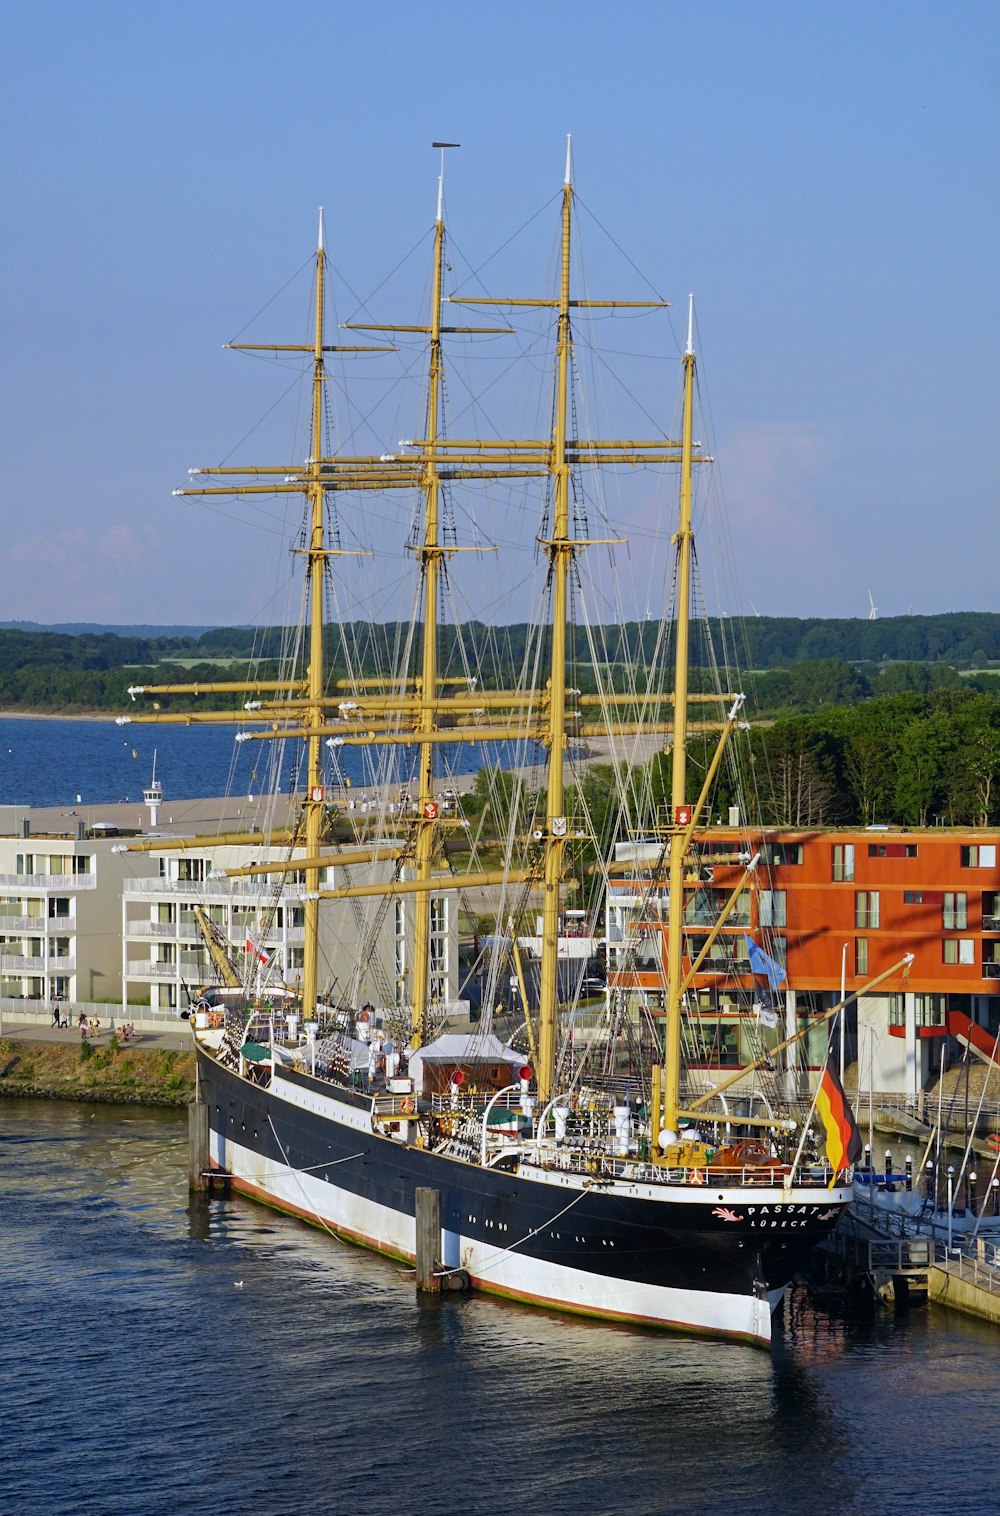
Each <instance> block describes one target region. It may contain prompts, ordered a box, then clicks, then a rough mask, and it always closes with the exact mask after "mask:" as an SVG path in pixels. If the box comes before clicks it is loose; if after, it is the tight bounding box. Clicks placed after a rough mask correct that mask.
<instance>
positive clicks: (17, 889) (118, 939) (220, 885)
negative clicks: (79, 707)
mask: <svg viewBox="0 0 1000 1516" xmlns="http://www.w3.org/2000/svg"><path fill="white" fill-rule="evenodd" d="M225 805H226V802H221V801H215V802H210V801H204V802H201V801H197V802H190V803H187V804H186V806H185V807H184V809H185V812H186V814H184V815H182V814H181V806H180V804H179V803H178V804H177V805H175V807H173V809H175V810H176V812H177V816H176V823H177V825H178V827H179V828H183V832H184V834H185V835H188V834H189V827H190V826H191V824H192V823H197V822H206V823H208V824H209V825H210V826H221V827H222V828H223V829H234V828H235V827H240V828H241V829H246V818H245V817H242V816H237V815H227V814H226V813H225V811H224V809H220V808H224V807H225ZM195 810H196V811H197V812H198V814H197V815H192V814H190V813H191V812H193V811H195ZM172 822H174V817H173V816H170V817H168V818H165V825H163V826H160V827H158V828H157V836H158V838H159V839H160V840H162V841H163V842H167V841H169V837H168V836H166V835H164V833H165V832H169V831H170V830H172V826H171V823H172ZM143 835H145V836H146V838H147V840H148V837H149V832H148V818H147V815H146V812H145V809H144V808H140V807H139V806H138V805H135V804H131V805H109V806H105V807H102V808H101V809H100V810H99V811H98V810H93V809H92V810H85V811H84V813H83V814H81V815H77V814H76V813H75V812H72V811H65V810H58V809H56V808H46V809H44V810H42V809H34V810H32V809H30V808H28V807H22V806H0V998H2V1000H3V1001H4V1002H7V1003H8V1005H10V1003H11V1002H26V1003H30V1002H35V1003H37V1004H38V1005H39V1007H40V1006H43V1005H46V1004H48V1003H51V1001H53V1000H56V999H58V1000H61V1001H65V1002H79V1003H84V1004H86V1003H92V1002H106V1003H117V1004H120V1005H121V1006H122V1009H123V1012H126V1011H127V1009H128V1007H129V1006H132V1007H136V1008H138V1007H141V1006H145V1005H149V1006H150V1007H152V1008H153V1009H154V1010H156V1011H159V1012H160V1014H161V1015H162V1013H163V1012H170V1011H173V1012H176V1013H179V1012H180V1011H181V1010H183V1009H184V1008H185V1007H186V1006H187V1004H188V1000H189V996H190V995H191V994H193V993H194V991H195V990H197V989H198V988H200V987H201V986H203V985H205V984H209V983H213V982H215V980H216V977H217V976H216V974H215V971H214V969H213V966H212V962H211V958H210V955H209V952H208V947H207V945H206V943H205V940H204V936H203V934H202V930H201V928H200V926H199V924H198V922H197V920H196V918H195V907H201V908H202V909H203V910H204V912H205V914H206V916H207V917H208V918H209V919H210V920H211V921H212V922H213V923H214V924H215V926H216V927H217V928H219V930H220V932H221V933H222V935H223V937H224V938H225V940H226V942H227V943H228V944H229V956H230V958H231V960H232V962H233V965H234V967H235V969H236V971H237V973H238V974H239V975H240V977H241V979H243V980H244V981H245V982H246V983H248V984H249V985H251V986H254V987H256V985H257V984H258V983H261V984H262V985H263V984H272V985H280V984H284V985H287V986H289V987H294V986H295V985H296V984H297V983H300V982H301V977H302V966H303V951H304V940H305V902H304V890H305V878H304V873H303V871H301V870H298V871H293V872H290V873H285V872H284V868H285V865H286V864H287V861H288V859H287V852H286V850H285V849H279V848H269V847H267V846H264V845H263V844H254V845H249V846H240V847H236V846H232V845H217V846H214V847H213V846H212V845H211V843H210V842H209V841H208V840H207V839H206V841H205V842H204V843H199V844H198V845H197V846H196V847H193V848H190V847H185V848H183V849H182V848H181V847H180V846H178V847H177V848H167V849H164V850H161V851H157V852H142V851H130V850H129V842H130V841H132V840H133V839H138V838H139V837H140V836H143ZM272 861H273V862H274V863H275V866H276V867H275V872H274V873H273V874H269V875H266V876H258V877H252V878H245V879H231V878H228V877H227V875H226V870H228V869H233V868H240V867H244V866H246V865H248V864H251V863H257V864H261V863H270V862H272ZM279 864H280V865H281V866H282V867H281V869H280V871H279V869H278V867H277V866H278V865H279ZM392 877H393V865H392V864H386V863H381V864H367V865H361V864H355V865H352V866H351V867H350V868H349V869H348V868H344V867H342V866H340V865H337V864H335V863H334V864H331V865H329V866H328V867H327V868H325V869H324V870H323V871H322V872H321V876H320V887H321V888H322V889H332V888H338V887H341V886H344V885H348V884H354V885H357V884H377V883H380V882H382V881H388V880H389V879H391V878H392ZM457 922H458V914H457V906H456V897H455V896H454V895H450V894H444V895H442V896H440V897H435V898H434V899H433V901H432V906H431V951H430V972H431V998H432V1000H433V1001H435V1002H438V1003H439V1004H443V1005H444V1004H450V1003H451V1002H452V1001H453V1000H454V997H455V994H456V989H457V973H458V926H457ZM412 934H413V901H412V897H409V896H399V897H396V898H395V899H388V898H386V897H383V896H378V895H376V896H373V897H370V898H364V899H361V900H331V901H324V902H321V905H320V969H319V988H320V991H321V992H325V993H328V994H329V995H330V996H331V997H332V998H333V999H334V1000H337V1001H341V1002H343V1003H349V1004H355V1005H361V1004H363V1003H364V1002H365V1001H371V1002H372V1004H374V1005H376V1006H379V1007H389V1006H393V1005H395V1006H407V1005H409V1004H410V1002H411V1000H412V983H411V976H412V960H413V942H412ZM248 941H249V942H250V944H251V947H250V948H249V949H248V947H247V943H248ZM261 957H266V959H267V963H266V964H262V963H260V961H259V960H260V958H261ZM25 1009H28V1005H27V1004H26V1005H25Z"/></svg>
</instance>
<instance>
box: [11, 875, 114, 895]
mask: <svg viewBox="0 0 1000 1516" xmlns="http://www.w3.org/2000/svg"><path fill="white" fill-rule="evenodd" d="M0 889H4V890H47V891H49V893H52V892H55V891H58V893H59V894H62V893H63V892H64V891H68V890H96V889H97V875H96V874H0Z"/></svg>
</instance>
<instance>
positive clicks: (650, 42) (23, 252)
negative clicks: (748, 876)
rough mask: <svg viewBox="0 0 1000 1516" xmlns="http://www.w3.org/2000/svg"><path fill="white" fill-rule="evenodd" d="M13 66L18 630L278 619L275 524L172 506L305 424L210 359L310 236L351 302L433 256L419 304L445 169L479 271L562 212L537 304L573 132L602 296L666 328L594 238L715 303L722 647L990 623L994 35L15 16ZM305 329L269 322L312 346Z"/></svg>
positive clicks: (979, 7)
mask: <svg viewBox="0 0 1000 1516" xmlns="http://www.w3.org/2000/svg"><path fill="white" fill-rule="evenodd" d="M0 43H2V47H3V55H4V59H5V69H4V74H5V86H4V91H3V99H2V103H0V126H2V130H3V137H4V142H5V152H4V154H3V162H2V166H0V175H2V185H3V194H4V206H5V215H4V217H3V224H2V226H0V244H2V261H3V268H4V276H3V280H2V282H0V302H2V323H3V337H4V343H3V346H4V359H5V361H4V364H3V368H2V385H3V393H2V396H0V402H2V404H0V416H2V434H3V436H4V442H5V446H4V454H5V467H4V470H3V477H4V492H5V507H4V512H3V516H4V527H5V530H4V538H5V541H4V547H5V558H6V566H7V573H6V574H5V576H4V577H5V594H4V597H3V610H2V611H0V619H12V618H27V619H33V620H37V621H41V622H46V623H47V622H56V621H67V620H73V621H75V620H88V621H104V622H110V623H118V622H133V621H144V622H163V623H166V622H170V623H173V622H180V623H208V622H228V621H232V622H236V621H238V622H246V621H252V620H255V619H256V618H257V617H258V616H261V617H263V619H264V620H268V619H272V617H271V616H270V615H269V611H270V610H274V609H275V608H276V606H277V600H273V601H272V600H268V599H267V597H266V596H263V595H262V592H261V590H260V585H259V579H260V573H259V566H260V564H261V562H262V560H263V558H264V556H265V555H271V554H272V553H273V548H274V546H275V545H278V546H280V540H279V539H280V531H278V532H277V535H276V530H277V529H276V528H275V527H274V523H273V522H272V523H270V525H265V524H263V523H262V522H261V521H260V520H257V521H254V520H253V519H252V513H251V514H250V515H247V516H244V515H242V508H241V507H239V506H233V507H231V508H227V510H226V511H220V510H206V509H205V507H204V506H202V505H199V504H198V503H197V502H188V501H178V500H175V499H173V498H172V497H171V490H172V489H173V488H174V487H175V486H176V485H178V484H181V483H183V482H184V476H185V473H186V470H187V468H188V467H189V466H190V465H192V464H196V463H203V462H209V461H217V460H219V459H221V458H222V457H224V456H227V455H229V454H230V453H233V452H234V451H235V456H237V457H239V458H240V459H244V458H247V459H254V460H255V461H258V462H261V461H267V458H268V455H269V454H270V456H271V457H273V456H274V455H275V450H277V451H278V452H282V451H285V452H287V447H286V446H285V445H284V443H283V442H282V441H280V440H279V439H282V438H284V437H286V436H287V437H290V436H291V427H292V422H291V421H288V420H287V419H284V418H283V419H281V420H280V425H283V426H285V427H286V430H285V431H284V432H282V431H280V430H278V427H279V417H281V407H280V406H279V407H278V408H277V409H276V410H275V411H274V412H273V414H272V413H271V407H272V405H273V404H274V402H275V400H276V397H277V395H278V394H279V393H280V391H281V390H283V389H284V388H285V384H284V383H281V384H276V383H275V380H274V375H273V374H272V373H261V372H260V367H259V366H258V367H257V368H251V369H248V368H247V366H246V365H245V364H241V361H240V360H239V359H238V358H237V357H236V356H234V355H231V354H225V353H223V352H222V351H221V348H222V344H223V343H224V342H225V341H227V340H228V339H230V338H232V337H233V336H234V335H235V334H236V333H237V332H238V331H240V330H241V329H242V328H243V327H244V326H245V324H246V323H247V322H248V321H250V320H251V318H253V317H254V316H255V314H256V313H257V312H258V311H259V310H260V309H261V307H262V306H263V305H264V304H265V302H267V301H268V300H269V299H270V298H271V296H272V295H273V294H274V292H275V291H280V290H281V289H282V287H283V286H284V285H285V284H286V281H288V280H289V278H290V277H291V276H292V275H294V274H295V273H296V271H297V270H299V269H301V268H302V266H303V264H304V263H305V262H306V260H307V259H308V257H309V253H310V250H311V248H312V246H313V242H314V226H315V208H316V206H317V205H319V204H323V205H324V206H325V207H326V208H327V219H328V238H329V243H330V248H331V256H332V261H333V262H334V265H335V267H336V269H337V270H338V272H343V274H344V275H345V277H346V278H347V279H348V281H349V283H350V285H351V288H352V289H354V290H356V291H359V292H361V291H364V290H365V289H369V290H370V289H372V288H373V287H374V286H375V285H376V284H378V282H379V281H380V280H381V278H382V277H383V275H385V274H388V273H389V272H390V270H392V269H393V268H394V267H395V265H396V263H397V261H398V260H399V259H400V258H401V257H402V256H403V255H404V254H405V253H407V252H409V251H410V250H411V249H413V248H414V246H415V245H417V244H421V239H423V243H422V244H421V247H420V253H419V259H418V261H417V263H416V265H414V263H413V260H412V259H411V260H410V263H409V264H408V265H407V268H408V269H409V268H411V267H415V269H416V271H415V272H413V273H412V274H411V276H410V277H411V286H409V287H408V286H406V284H405V281H404V282H402V283H400V285H399V295H400V296H401V295H402V293H403V292H404V290H406V289H408V288H412V290H413V291H415V293H416V296H417V297H418V298H419V297H421V296H423V295H425V293H426V258H427V257H428V256H429V245H428V244H427V240H426V239H427V233H428V231H429V228H430V224H431V222H432V220H433V211H434V193H435V177H436V173H437V160H436V156H435V155H434V154H433V153H432V152H431V151H430V147H429V144H430V142H431V140H432V139H433V138H438V137H442V138H445V139H448V140H455V141H459V142H461V143H462V144H463V146H462V150H461V153H459V154H455V155H453V156H452V158H451V160H450V161H449V165H448V181H447V207H448V223H449V229H450V232H451V234H452V236H453V237H454V238H455V244H456V247H457V248H459V249H460V250H461V253H462V255H463V256H464V257H466V258H468V259H469V260H470V261H472V262H478V261H480V260H481V259H482V258H483V257H485V256H486V255H487V254H488V253H489V252H491V251H492V250H493V249H495V248H498V247H500V245H501V244H503V243H504V241H505V239H506V238H507V236H508V235H509V233H510V232H511V231H512V230H514V229H516V228H519V227H521V226H522V224H523V223H524V222H526V221H528V219H529V218H531V217H534V216H535V215H536V212H539V211H540V212H541V215H540V217H539V218H538V220H537V222H533V223H532V225H531V228H529V231H528V232H526V234H525V235H524V236H523V237H521V238H518V239H517V241H516V243H515V244H512V246H511V248H510V249H507V250H506V251H505V253H504V254H502V255H501V257H500V258H499V259H498V260H497V263H496V264H495V265H494V267H495V268H496V270H497V277H498V278H500V277H501V276H502V278H503V283H504V286H505V287H504V288H503V289H502V290H500V291H499V292H501V293H524V292H535V291H537V290H538V288H539V285H540V283H541V282H544V280H545V278H546V277H547V276H548V275H549V274H550V273H551V253H552V245H553V238H554V235H555V222H556V203H555V200H554V197H556V196H557V195H558V190H559V185H560V181H561V177H562V155H563V140H564V134H565V133H566V132H567V131H572V132H573V135H574V163H575V175H574V177H575V183H576V187H577V190H578V192H579V194H580V197H581V200H582V202H583V203H584V205H585V206H586V208H587V210H588V212H589V213H592V214H593V217H595V218H596V221H595V222H594V228H595V229H594V230H593V232H592V231H591V230H590V229H588V228H585V232H586V237H587V239H588V240H587V243H586V250H587V254H588V264H587V270H588V275H589V276H592V284H593V288H592V292H593V293H594V294H605V293H608V292H609V291H608V290H607V285H606V283H605V278H604V276H605V275H606V276H607V279H608V280H610V279H611V277H612V276H613V277H614V278H615V279H616V281H617V283H616V286H615V288H614V290H612V291H610V292H611V293H616V294H619V295H621V294H636V293H638V294H639V295H641V294H642V293H644V290H643V289H641V288H639V289H636V288H632V289H628V288H625V289H623V288H622V280H621V278H620V277H619V276H620V274H621V273H622V271H623V270H625V272H626V274H627V273H628V268H627V265H625V264H624V263H622V262H620V261H619V262H618V263H617V264H615V263H614V259H613V258H612V256H611V254H610V252H609V248H608V244H607V243H606V242H605V241H604V240H603V238H602V236H601V235H600V232H599V228H598V227H597V222H599V223H600V225H602V226H604V227H606V228H609V229H611V230H613V233H614V237H615V239H616V240H617V242H618V243H620V244H621V246H622V247H623V248H624V249H625V250H626V251H627V253H628V255H629V256H630V258H631V259H632V260H634V263H635V264H636V265H637V266H638V267H639V268H640V269H642V270H643V271H645V272H646V273H647V274H648V275H649V278H650V279H651V281H652V282H653V284H654V285H655V286H656V287H657V288H658V289H660V290H662V291H663V293H664V294H665V296H666V297H667V298H668V299H670V300H671V301H673V302H674V303H675V305H676V306H681V305H682V304H683V301H684V298H685V296H686V294H687V291H688V290H689V289H690V290H694V291H695V292H696V294H697V299H698V313H699V334H700V339H699V348H700V358H701V374H702V382H703V386H704V394H705V395H706V396H707V398H708V402H709V404H710V414H711V423H712V429H711V444H712V447H713V451H714V452H715V454H716V456H717V458H718V460H719V463H718V470H717V480H718V482H719V483H720V484H721V489H720V490H718V491H717V495H718V499H719V501H720V502H722V501H724V503H725V506H726V510H727V513H728V521H729V524H728V528H727V531H728V533H729V537H730V539H731V542H732V547H733V556H734V558H735V560H736V563H737V565H738V578H739V585H740V588H739V589H734V588H732V586H731V585H730V584H729V582H728V581H727V585H726V588H725V589H724V590H723V591H721V592H720V596H721V602H720V600H715V599H714V596H713V595H712V593H710V595H709V598H710V600H711V601H712V603H713V608H716V609H721V610H725V611H729V612H732V613H735V612H738V611H741V610H742V611H746V610H748V609H749V608H750V606H751V604H752V605H753V606H755V607H756V608H757V609H758V610H760V611H761V612H767V613H770V614H789V615H805V614H817V613H818V614H824V615H856V616H861V615H866V614H867V610H868V591H869V589H871V590H872V592H873V594H874V596H875V599H876V600H877V602H878V604H879V606H880V608H881V612H882V614H883V615H890V614H903V613H905V612H906V611H907V610H908V609H910V608H912V609H913V611H915V612H933V611H942V610H960V609H967V608H977V609H994V608H996V607H997V601H998V596H997V593H996V590H995V588H994V586H995V583H996V579H997V570H996V567H995V563H996V559H997V554H996V523H997V520H998V517H1000V509H998V507H1000V498H998V497H1000V489H998V484H997V465H996V457H995V454H996V447H995V420H994V414H995V411H996V407H997V402H998V398H1000V397H998V383H997V377H998V376H997V370H998V357H997V355H998V352H1000V330H998V327H1000V318H998V302H997V298H996V293H995V282H996V270H997V267H998V263H1000V260H998V238H997V215H998V212H997V193H996V189H997V180H998V174H997V162H996V159H997V142H998V130H997V128H998V114H1000V7H998V6H997V5H996V4H989V3H961V0H959V3H955V4H952V5H949V6H948V7H944V6H942V5H940V4H937V5H933V4H924V3H921V0H908V3H901V0H900V3H893V0H882V3H877V4H876V3H871V0H869V3H865V4H859V3H854V0H847V3H840V4H837V5H833V4H819V3H810V0H798V3H778V0H774V3H768V0H756V3H755V0H745V3H721V0H701V3H688V0H674V3H671V0H661V3H658V4H650V3H645V0H632V3H628V0H625V3H620V4H617V5H613V6H612V5H607V4H597V3H592V0H578V3H575V4H567V3H564V0H535V3H533V4H525V3H522V0H508V3H503V4H492V3H482V4H479V5H468V4H455V3H452V0H441V3H437V4H435V5H433V6H420V5H414V4H412V3H409V4H398V3H395V0H383V3H382V4H379V5H371V6H367V7H365V6H359V5H353V4H352V5H347V4H342V3H341V4H337V3H332V0H328V3H325V4H316V3H313V0H298V3H296V0H286V3H284V4H280V5H279V4H265V3H260V0H241V3H238V4H237V3H231V0H216V3H214V4H211V3H209V4H206V3H204V0H202V3H200V4H190V3H187V0H171V3H170V4H165V3H147V4H142V5H135V4H125V3H120V4H119V3H101V0H92V3H90V4H88V5H85V6H81V5H79V4H76V3H72V4H71V3H68V0H66V3H52V0H32V3H28V0H10V3H9V4H8V5H7V6H5V7H4V8H3V12H2V18H0ZM546 218H547V219H546ZM591 255H592V256H591ZM484 277H485V276H484ZM487 282H488V281H487ZM626 282H627V281H626ZM515 286H516V288H515ZM598 286H600V288H599V287H598ZM387 289H392V286H391V285H390V286H388V287H387ZM307 294H308V291H307V290H304V289H303V285H302V281H301V280H299V281H298V282H297V283H296V282H295V281H293V283H292V285H291V286H290V289H289V290H288V291H286V295H285V296H284V297H282V299H287V300H288V301H291V300H292V298H293V297H294V299H295V300H297V301H298V302H299V304H298V306H295V305H292V304H289V305H287V306H286V307H284V308H287V309H289V310H290V311H292V312H293V314H294V313H296V312H297V314H294V319H295V320H296V321H298V322H299V323H300V326H301V322H302V320H303V319H304V314H305V300H306V299H307ZM393 297H394V299H396V298H398V297H397V296H396V292H395V291H393ZM345 299H346V297H344V296H343V295H341V296H338V312H339V314H341V315H343V314H344V310H343V306H344V304H345ZM346 303H347V304H348V305H349V304H350V301H349V300H346ZM284 308H283V307H282V306H281V302H280V301H279V302H278V304H276V306H275V307H272V308H270V309H273V310H274V312H275V313H277V312H278V310H279V309H281V310H282V311H283V309H284ZM378 308H379V311H380V312H381V311H382V310H386V307H385V306H383V305H381V304H379V307H378ZM386 314H387V315H391V316H395V317H398V318H399V319H404V317H405V318H409V319H412V315H413V312H412V310H411V309H409V308H407V309H406V310H403V309H401V307H400V305H399V304H398V303H393V304H392V308H391V310H386ZM678 319H679V318H678V316H677V315H676V313H675V316H674V320H673V325H672V327H670V328H667V331H668V334H669V343H668V350H667V356H668V357H669V358H670V360H671V362H673V360H674V359H675V357H676V341H675V339H676V336H677V331H678V329H679V327H678ZM254 330H259V331H260V335H261V338H262V339H263V338H265V333H264V330H263V327H255V328H254ZM288 335H291V336H292V337H293V340H297V338H298V330H296V332H295V333H292V334H289V333H288V329H287V327H285V328H284V329H283V330H282V331H280V332H278V331H275V330H274V329H273V328H272V329H271V330H269V331H268V333H267V334H266V336H267V338H269V339H270V340H274V339H275V338H278V339H279V340H280V339H281V338H283V337H286V336H288ZM653 372H654V373H663V374H664V377H663V385H664V393H663V397H662V404H663V406H664V407H665V413H666V417H667V419H668V421H669V417H670V416H671V415H672V413H673V408H674V403H675V389H676V376H675V375H674V373H673V371H672V370H671V371H670V374H669V375H667V374H666V372H665V371H663V370H660V371H657V370H653ZM265 413H267V415H268V419H267V420H266V421H265V422H263V423H262V428H261V429H260V430H258V431H257V432H255V433H254V436H253V437H252V438H250V439H249V441H248V442H247V443H246V444H245V445H244V446H242V447H241V446H240V444H241V442H242V439H243V438H244V436H245V434H246V433H247V432H248V431H249V429H250V428H251V427H252V426H254V424H255V423H256V422H257V421H258V418H259V417H263V416H265ZM293 419H294V418H293ZM414 429H416V428H414ZM258 443H259V444H260V446H259V447H258ZM261 450H263V456H262V451H261ZM394 534H395V535H398V536H399V538H400V540H401V539H402V537H403V536H405V521H404V519H403V513H398V520H395V519H394V520H387V521H386V523H385V530H384V531H381V530H380V531H379V533H378V536H379V544H378V545H379V546H380V547H381V548H384V549H385V550H386V551H388V548H389V547H390V546H393V547H394V546H395V544H394V542H392V541H391V539H392V537H393V535H394ZM386 572H387V573H388V572H389V571H388V570H386ZM393 572H394V571H393ZM641 593H642V594H646V593H647V589H646V588H643V590H642V592H641ZM380 603H382V604H385V605H388V600H384V601H382V602H380ZM465 603H466V604H467V605H469V606H473V607H474V606H475V598H474V591H472V592H470V594H469V597H468V599H467V601H466V602H465ZM373 604H374V602H373Z"/></svg>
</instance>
